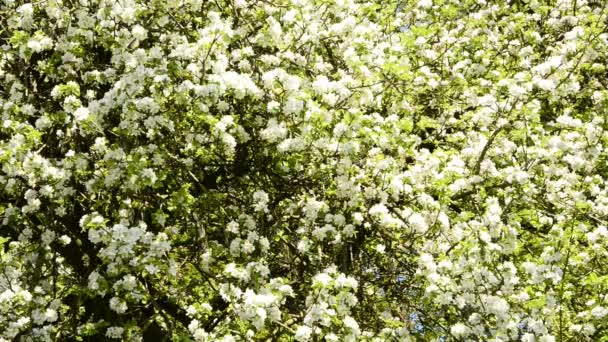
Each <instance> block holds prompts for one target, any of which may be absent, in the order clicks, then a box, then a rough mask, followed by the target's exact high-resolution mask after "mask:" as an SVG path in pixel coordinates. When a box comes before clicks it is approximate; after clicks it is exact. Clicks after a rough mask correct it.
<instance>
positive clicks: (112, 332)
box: [106, 327, 125, 339]
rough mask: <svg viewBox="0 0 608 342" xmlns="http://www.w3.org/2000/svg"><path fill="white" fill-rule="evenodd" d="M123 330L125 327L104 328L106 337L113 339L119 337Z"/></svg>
mask: <svg viewBox="0 0 608 342" xmlns="http://www.w3.org/2000/svg"><path fill="white" fill-rule="evenodd" d="M124 330H125V329H124V328H121V327H109V328H108V329H107V330H106V337H108V338H115V339H118V338H121V337H122V334H123V332H124Z"/></svg>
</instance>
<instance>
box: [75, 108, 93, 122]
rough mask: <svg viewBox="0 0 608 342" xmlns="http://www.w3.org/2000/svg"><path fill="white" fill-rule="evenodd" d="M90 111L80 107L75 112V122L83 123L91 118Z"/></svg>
mask: <svg viewBox="0 0 608 342" xmlns="http://www.w3.org/2000/svg"><path fill="white" fill-rule="evenodd" d="M89 114H90V113H89V109H88V108H85V107H79V108H78V109H76V110H75V111H74V120H76V121H83V120H86V119H87V118H88V117H89Z"/></svg>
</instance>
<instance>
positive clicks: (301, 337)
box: [295, 325, 312, 341]
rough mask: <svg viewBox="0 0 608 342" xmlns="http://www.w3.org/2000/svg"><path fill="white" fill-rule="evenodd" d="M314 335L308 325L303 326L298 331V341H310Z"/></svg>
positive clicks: (296, 337)
mask: <svg viewBox="0 0 608 342" xmlns="http://www.w3.org/2000/svg"><path fill="white" fill-rule="evenodd" d="M311 335H312V329H311V328H310V327H308V326H306V325H301V326H299V327H298V330H296V336H295V339H296V341H309V340H310V337H311Z"/></svg>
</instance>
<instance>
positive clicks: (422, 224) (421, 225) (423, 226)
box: [408, 213, 429, 233]
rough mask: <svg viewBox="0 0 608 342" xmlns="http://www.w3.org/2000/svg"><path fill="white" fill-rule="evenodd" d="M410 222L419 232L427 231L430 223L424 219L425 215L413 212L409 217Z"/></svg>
mask: <svg viewBox="0 0 608 342" xmlns="http://www.w3.org/2000/svg"><path fill="white" fill-rule="evenodd" d="M408 222H409V224H410V225H411V226H412V228H414V230H415V231H416V232H418V233H425V232H426V231H427V230H428V229H429V225H428V223H427V222H426V220H425V219H424V217H423V216H422V215H420V214H418V213H414V214H412V215H411V216H410V217H409V218H408Z"/></svg>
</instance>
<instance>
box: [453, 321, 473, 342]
mask: <svg viewBox="0 0 608 342" xmlns="http://www.w3.org/2000/svg"><path fill="white" fill-rule="evenodd" d="M450 332H451V333H452V335H454V336H455V337H458V338H461V337H466V336H468V335H469V333H470V329H469V327H467V326H466V325H464V324H462V323H456V324H454V325H453V326H452V327H451V328H450Z"/></svg>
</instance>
